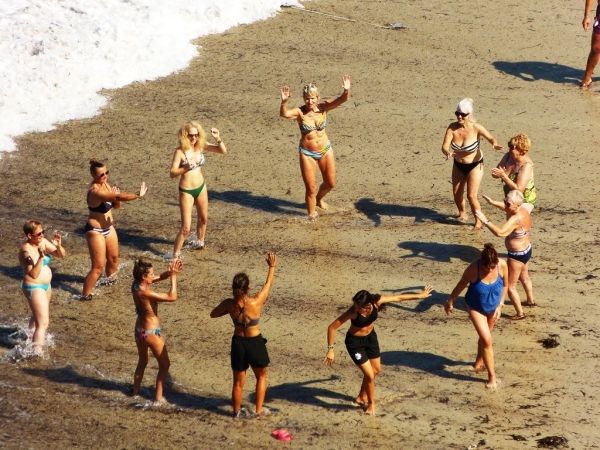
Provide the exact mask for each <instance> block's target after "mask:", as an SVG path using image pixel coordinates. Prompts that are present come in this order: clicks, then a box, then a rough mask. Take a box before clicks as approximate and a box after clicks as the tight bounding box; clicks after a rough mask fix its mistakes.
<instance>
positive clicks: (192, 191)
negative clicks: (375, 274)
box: [179, 181, 206, 198]
mask: <svg viewBox="0 0 600 450" xmlns="http://www.w3.org/2000/svg"><path fill="white" fill-rule="evenodd" d="M205 184H206V181H204V182H203V183H202V184H201V185H200V186H199V187H197V188H196V189H183V188H182V187H180V188H179V192H183V193H185V194H190V195H191V196H192V197H194V198H198V196H199V195H200V192H202V189H204V185H205Z"/></svg>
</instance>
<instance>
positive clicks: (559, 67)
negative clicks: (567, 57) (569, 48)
mask: <svg viewBox="0 0 600 450" xmlns="http://www.w3.org/2000/svg"><path fill="white" fill-rule="evenodd" d="M492 64H493V66H494V67H495V68H496V69H497V70H499V71H500V72H504V73H507V74H509V75H512V76H514V77H517V78H520V79H522V80H524V81H530V82H531V81H537V80H547V81H552V82H554V83H563V84H579V83H580V82H581V80H582V78H583V75H584V71H583V70H581V69H574V68H573V67H569V66H565V65H563V64H556V63H548V62H544V61H519V62H509V61H495V62H493V63H492Z"/></svg>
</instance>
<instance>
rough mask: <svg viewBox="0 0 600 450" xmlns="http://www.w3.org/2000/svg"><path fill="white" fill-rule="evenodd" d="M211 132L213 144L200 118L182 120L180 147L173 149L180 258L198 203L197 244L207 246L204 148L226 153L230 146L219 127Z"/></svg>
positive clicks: (176, 249) (177, 254)
mask: <svg viewBox="0 0 600 450" xmlns="http://www.w3.org/2000/svg"><path fill="white" fill-rule="evenodd" d="M210 133H211V134H212V136H213V138H214V139H215V141H216V144H212V143H209V142H207V141H206V133H205V132H204V130H203V129H202V127H201V126H200V125H199V124H198V123H197V122H188V123H185V124H183V126H182V127H181V129H180V130H179V147H177V149H176V150H175V153H173V162H172V163H171V170H170V172H169V173H170V175H171V178H177V177H180V179H179V209H180V210H181V229H180V230H179V233H178V234H177V237H176V238H175V247H174V248H173V258H174V259H176V258H179V257H180V255H181V247H183V243H184V242H185V239H186V237H187V236H188V235H189V234H190V231H191V228H192V210H193V208H194V206H196V212H197V213H198V224H197V230H196V232H197V237H198V243H197V248H198V249H203V248H204V235H205V234H206V224H207V223H208V191H207V188H206V181H205V180H204V177H203V176H202V170H201V167H202V166H203V165H204V161H205V158H204V150H206V151H209V152H213V153H220V154H225V153H227V147H225V144H224V143H223V141H222V140H221V138H220V137H219V130H217V129H216V128H211V130H210Z"/></svg>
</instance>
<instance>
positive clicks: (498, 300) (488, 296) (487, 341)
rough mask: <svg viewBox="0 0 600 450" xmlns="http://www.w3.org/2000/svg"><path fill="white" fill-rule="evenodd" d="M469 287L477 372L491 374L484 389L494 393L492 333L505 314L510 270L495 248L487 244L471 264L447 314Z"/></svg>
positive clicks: (447, 308) (467, 300) (468, 301)
mask: <svg viewBox="0 0 600 450" xmlns="http://www.w3.org/2000/svg"><path fill="white" fill-rule="evenodd" d="M467 284H468V285H469V289H468V290H467V295H465V301H466V302H467V312H468V313H469V317H470V318H471V322H473V325H474V326H475V330H476V331H477V334H478V335H479V340H478V341H477V359H476V360H475V364H474V367H475V371H476V372H481V371H483V370H485V369H487V371H488V382H487V384H486V385H485V387H487V388H490V389H494V388H495V387H496V384H497V380H496V371H495V369H494V350H493V349H492V330H493V329H494V324H495V323H496V321H497V320H498V318H499V317H500V314H501V313H502V307H503V306H504V300H505V299H506V294H507V292H508V266H507V265H506V262H505V261H504V260H503V259H500V258H498V252H497V251H496V249H495V248H494V245H493V244H485V246H484V248H483V251H482V252H481V257H480V258H479V259H478V260H477V261H474V262H472V263H471V264H470V265H469V267H467V268H466V270H465V271H464V273H463V275H462V278H461V279H460V281H459V282H458V284H457V285H456V287H455V288H454V290H453V291H452V293H451V294H450V298H449V299H448V301H447V302H446V304H445V305H444V309H445V310H446V314H450V313H451V312H452V311H453V310H454V306H453V304H454V300H456V298H457V297H458V296H459V295H460V293H461V292H462V291H463V290H464V289H465V287H467Z"/></svg>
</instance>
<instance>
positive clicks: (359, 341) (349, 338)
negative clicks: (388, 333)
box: [344, 329, 381, 366]
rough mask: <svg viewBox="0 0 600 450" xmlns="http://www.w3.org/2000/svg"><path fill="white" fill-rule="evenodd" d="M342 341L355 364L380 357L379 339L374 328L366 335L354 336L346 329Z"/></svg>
mask: <svg viewBox="0 0 600 450" xmlns="http://www.w3.org/2000/svg"><path fill="white" fill-rule="evenodd" d="M344 343H345V344H346V350H348V354H349V355H350V358H352V361H354V364H356V365H357V366H360V365H361V364H364V363H366V362H367V361H368V360H369V359H375V358H379V357H381V352H380V351H379V341H378V340H377V333H375V330H374V329H373V331H371V332H370V333H369V334H367V335H366V336H354V335H353V334H350V332H349V331H348V333H346V340H345V341H344Z"/></svg>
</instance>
